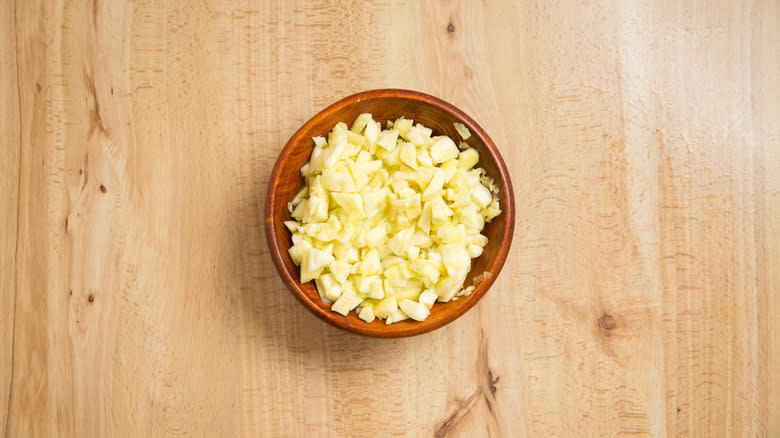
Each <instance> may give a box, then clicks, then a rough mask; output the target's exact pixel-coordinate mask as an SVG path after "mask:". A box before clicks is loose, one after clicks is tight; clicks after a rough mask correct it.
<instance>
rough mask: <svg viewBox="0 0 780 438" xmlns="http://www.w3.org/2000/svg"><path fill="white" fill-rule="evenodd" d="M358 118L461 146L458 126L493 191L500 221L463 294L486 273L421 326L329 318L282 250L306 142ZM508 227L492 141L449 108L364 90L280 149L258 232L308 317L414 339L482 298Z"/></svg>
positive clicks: (488, 230)
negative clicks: (420, 128) (418, 126)
mask: <svg viewBox="0 0 780 438" xmlns="http://www.w3.org/2000/svg"><path fill="white" fill-rule="evenodd" d="M361 113H371V114H373V116H374V119H375V120H377V121H379V122H381V123H383V124H384V123H385V122H386V121H388V120H395V119H397V118H399V117H401V116H404V117H406V118H410V119H413V120H414V121H415V122H420V123H422V124H423V125H425V126H427V127H429V128H431V129H433V132H434V134H435V135H442V134H446V135H449V136H450V137H452V138H453V139H454V140H455V141H456V142H457V141H458V139H460V135H458V133H457V131H455V128H454V127H453V125H452V123H453V122H460V123H463V124H464V125H465V126H466V127H468V128H469V130H470V131H471V134H472V135H471V137H470V138H469V139H468V140H467V141H466V143H468V144H469V145H470V146H472V147H473V148H475V149H476V150H477V151H478V152H479V163H478V166H479V167H482V168H484V169H485V170H486V171H487V174H488V175H489V176H491V177H492V178H493V179H494V180H495V181H496V182H497V183H498V184H499V187H500V190H501V192H500V194H499V197H500V203H501V210H502V213H501V214H500V215H499V216H498V217H496V218H495V219H493V221H492V222H490V223H488V224H487V225H486V226H485V229H484V230H483V231H482V233H483V234H485V235H486V236H487V237H488V244H487V246H486V247H485V249H484V251H483V253H482V255H481V256H479V257H478V258H476V259H472V268H471V271H470V272H469V274H468V276H467V277H466V282H465V284H464V286H469V285H471V284H474V283H473V280H474V279H475V278H479V276H480V275H482V274H483V273H487V274H486V275H485V276H484V277H483V278H482V279H481V280H480V281H479V282H478V283H477V284H475V289H474V291H473V292H472V293H471V295H469V296H466V297H460V298H459V299H458V300H457V301H450V302H448V303H436V304H434V305H433V307H432V308H431V314H430V315H429V316H428V318H427V319H426V320H425V321H422V322H418V321H414V320H411V319H408V320H405V321H400V322H396V323H395V324H390V325H386V324H385V323H384V321H381V320H379V319H376V320H374V322H372V323H366V322H365V321H363V320H361V319H360V318H358V317H357V315H356V314H355V312H354V311H353V312H350V313H349V315H348V316H342V315H340V314H338V313H336V312H333V311H331V310H330V306H329V305H328V304H327V303H325V302H323V301H322V300H321V299H320V296H319V294H318V293H317V290H316V288H315V286H314V282H308V283H306V284H301V283H300V281H299V278H300V275H299V271H298V267H297V266H295V264H293V262H292V260H291V259H290V256H289V254H288V252H287V250H288V249H289V248H290V246H291V245H292V238H291V236H290V232H289V231H288V230H287V228H285V226H284V224H283V222H284V221H286V220H290V219H291V216H290V213H289V212H288V210H287V203H288V202H290V201H291V200H292V198H293V197H294V196H295V194H296V193H298V190H300V188H301V186H302V185H303V178H302V177H301V174H300V169H301V167H302V166H303V165H304V164H306V162H307V161H309V156H310V155H311V151H312V149H313V147H314V145H313V142H312V137H315V136H327V134H328V132H330V130H331V129H332V128H333V126H334V125H335V124H336V123H338V122H346V123H347V125H351V124H352V121H353V120H355V118H356V117H357V116H358V115H359V114H361ZM514 223H515V205H514V194H513V192H512V183H511V181H510V179H509V172H508V171H507V169H506V165H505V164H504V160H503V159H502V158H501V154H499V152H498V149H497V148H496V145H495V144H494V143H493V140H491V139H490V137H489V136H488V135H487V133H485V131H484V130H483V129H482V128H481V127H480V126H479V125H478V124H477V122H475V121H474V120H473V119H472V118H471V117H469V116H467V115H466V114H465V113H464V112H463V111H461V110H459V109H458V108H456V107H455V106H453V105H452V104H449V103H447V102H445V101H443V100H441V99H438V98H436V97H433V96H429V95H427V94H423V93H419V92H416V91H409V90H393V89H382V90H371V91H364V92H362V93H358V94H354V95H352V96H349V97H346V98H344V99H341V100H340V101H338V102H336V103H334V104H332V105H331V106H329V107H327V108H325V109H324V110H322V111H320V112H319V113H318V114H317V115H316V116H314V117H313V118H312V119H311V120H309V121H308V122H306V123H305V124H304V125H303V126H302V127H301V128H300V129H299V130H298V132H296V133H295V134H294V135H293V136H292V138H290V140H289V141H288V142H287V144H286V145H285V147H284V149H283V150H282V152H281V153H280V154H279V158H278V159H277V161H276V165H275V166H274V169H273V172H272V173H271V179H270V181H269V183H268V193H267V195H266V202H265V231H266V240H267V241H268V247H269V249H270V250H271V257H272V258H273V261H274V265H275V266H276V269H277V271H278V272H279V276H281V277H282V280H283V281H284V283H285V284H286V285H287V287H288V288H289V289H290V291H292V293H293V295H295V297H297V298H298V299H299V300H300V301H301V302H302V303H303V304H304V305H305V306H306V308H308V309H309V310H310V311H312V312H314V314H315V315H317V316H318V317H320V318H322V319H323V320H325V321H327V322H329V323H331V324H333V325H335V326H336V327H340V328H342V329H345V330H349V331H351V332H354V333H358V334H361V335H367V336H376V337H385V338H390V337H401V336H413V335H419V334H421V333H425V332H429V331H431V330H434V329H436V328H439V327H441V326H443V325H445V324H447V323H449V322H450V321H452V320H454V319H455V318H457V317H459V316H460V315H462V314H463V313H464V312H466V311H467V310H469V309H470V308H471V307H472V306H474V304H476V303H477V301H479V300H480V298H482V296H483V295H485V292H487V290H488V288H489V287H490V285H491V284H493V281H495V279H496V276H498V273H499V271H500V270H501V268H502V267H503V266H504V261H506V258H507V255H508V254H509V247H510V245H511V244H512V234H513V231H514Z"/></svg>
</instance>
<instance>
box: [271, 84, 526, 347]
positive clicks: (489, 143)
mask: <svg viewBox="0 0 780 438" xmlns="http://www.w3.org/2000/svg"><path fill="white" fill-rule="evenodd" d="M383 98H396V99H397V98H401V99H409V100H415V101H419V102H422V103H426V104H429V105H433V106H436V107H439V108H441V109H443V110H444V111H446V112H448V113H450V114H452V115H453V116H454V117H455V118H456V119H458V120H459V121H460V122H461V123H463V124H464V125H465V126H466V127H467V128H468V129H469V131H471V133H472V135H475V136H477V137H479V139H480V140H481V141H482V143H483V144H484V145H485V148H486V149H487V150H488V152H489V153H490V155H491V158H492V160H493V161H494V162H495V164H496V167H497V169H498V173H499V174H500V176H501V181H499V182H500V184H501V190H502V191H503V193H505V194H506V196H505V197H503V198H505V200H506V201H505V204H506V205H505V206H504V211H503V212H502V214H505V215H506V219H505V227H504V232H503V235H502V236H501V245H500V247H499V250H498V253H497V255H496V259H495V261H494V263H493V265H491V269H490V272H491V274H492V275H489V276H486V277H485V278H483V279H482V280H481V281H480V282H479V283H478V284H477V285H476V287H475V290H474V291H473V292H472V293H471V294H470V295H468V296H466V297H462V298H461V300H459V302H458V304H459V305H457V306H455V307H453V308H452V309H451V310H449V311H448V312H446V313H444V314H443V315H442V316H441V317H440V318H438V319H436V320H433V321H431V320H425V321H420V322H416V323H415V324H414V325H412V326H406V327H398V328H394V325H393V324H391V325H382V326H381V328H378V327H377V326H374V325H370V324H365V326H357V325H354V324H348V323H346V322H345V319H343V318H344V317H343V316H342V315H341V314H338V313H336V312H333V311H331V310H325V309H323V308H321V307H320V306H319V305H318V303H315V302H314V301H313V300H312V299H310V298H309V297H308V296H307V295H306V293H304V292H303V290H302V289H301V287H300V284H299V280H298V279H296V278H295V277H294V275H293V273H291V272H289V271H288V270H287V268H286V266H285V265H284V262H283V260H282V257H284V256H283V255H282V252H284V251H283V250H282V249H281V246H280V242H279V239H278V236H277V235H276V233H275V232H274V225H275V220H274V215H273V212H274V210H275V207H276V203H277V202H280V201H281V200H279V199H277V197H276V192H275V190H273V188H274V186H275V185H276V184H275V182H276V181H277V180H278V179H279V177H280V173H281V167H282V163H283V158H284V157H286V156H288V155H289V152H290V151H292V150H293V149H294V148H295V147H296V145H298V144H299V142H300V141H302V140H305V139H304V138H303V137H304V136H305V135H304V134H305V132H307V131H308V129H309V128H310V126H311V125H313V124H315V123H316V122H318V121H320V119H324V118H325V117H327V116H328V115H329V114H331V113H333V112H335V111H338V110H340V109H343V108H345V107H347V106H350V105H353V104H356V103H359V102H361V101H364V100H372V99H383ZM306 137H308V136H306ZM312 147H313V145H312ZM285 204H286V203H285ZM264 219H265V235H266V243H267V244H268V249H269V251H270V256H271V259H272V260H273V264H274V267H275V268H276V271H277V272H278V273H279V276H280V277H281V279H282V282H283V283H285V285H286V286H287V289H288V290H289V291H290V292H291V293H292V294H293V295H294V296H295V297H296V298H297V299H298V300H299V301H300V302H301V303H302V304H303V305H304V306H305V307H306V308H307V309H309V311H310V312H312V313H314V315H316V316H317V317H319V318H320V319H322V320H324V321H326V322H328V323H330V324H331V325H333V326H336V327H338V328H340V329H343V330H346V331H349V332H352V333H356V334H360V335H364V336H370V337H378V338H397V337H407V336H416V335H420V334H423V333H427V332H430V331H432V330H435V329H437V328H440V327H443V326H445V325H447V324H449V323H450V322H452V321H454V320H455V319H457V318H459V317H460V316H461V315H463V314H464V313H466V311H468V310H469V309H471V308H472V307H474V305H475V304H476V303H477V302H479V300H480V299H482V297H483V296H484V295H485V294H486V293H487V291H488V289H490V287H491V286H492V285H493V283H494V282H495V280H496V278H497V277H498V274H499V273H500V272H501V269H502V268H503V266H504V264H505V262H506V259H507V257H508V255H509V250H510V247H511V245H512V239H513V237H514V227H515V200H514V192H513V189H512V182H511V179H510V177H509V171H508V170H507V167H506V164H505V163H504V160H503V158H502V157H501V153H500V152H499V151H498V148H497V147H496V145H495V143H494V142H493V140H492V139H491V138H490V136H488V134H487V132H485V130H484V129H483V128H482V127H481V126H480V125H479V124H478V123H477V122H476V121H475V120H474V119H472V118H471V117H470V116H469V115H467V114H466V113H465V112H463V111H462V110H460V109H459V108H457V107H456V106H454V105H453V104H451V103H449V102H446V101H444V100H442V99H440V98H438V97H435V96H432V95H430V94H426V93H422V92H419V91H413V90H406V89H398V88H380V89H374V90H367V91H361V92H359V93H355V94H352V95H349V96H347V97H344V98H342V99H340V100H338V101H336V102H334V103H332V104H330V105H328V106H327V107H325V108H324V109H322V110H321V111H319V112H318V113H317V114H315V115H314V116H313V117H311V118H310V119H309V120H307V121H306V122H305V123H304V124H303V125H301V127H300V128H298V130H296V131H295V133H294V134H293V135H292V136H291V137H290V138H289V139H288V140H287V143H285V145H284V148H282V150H281V151H280V152H279V155H278V156H277V159H276V162H275V163H274V167H273V169H272V171H271V175H270V177H269V180H268V187H267V190H266V198H265V205H264ZM450 303H452V302H450ZM450 303H445V304H450Z"/></svg>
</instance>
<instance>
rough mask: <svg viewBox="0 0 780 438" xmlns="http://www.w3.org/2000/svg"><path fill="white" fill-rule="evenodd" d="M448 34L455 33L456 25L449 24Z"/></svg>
mask: <svg viewBox="0 0 780 438" xmlns="http://www.w3.org/2000/svg"><path fill="white" fill-rule="evenodd" d="M447 32H448V33H453V32H455V25H454V24H452V23H449V24H448V25H447Z"/></svg>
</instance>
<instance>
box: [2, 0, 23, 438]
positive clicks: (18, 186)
mask: <svg viewBox="0 0 780 438" xmlns="http://www.w3.org/2000/svg"><path fill="white" fill-rule="evenodd" d="M14 47H15V49H16V100H17V104H18V107H17V108H18V112H19V156H18V157H17V167H16V168H17V172H18V173H17V175H16V232H15V233H14V235H15V239H16V241H15V242H14V266H13V270H14V306H13V311H12V313H11V315H12V317H11V319H12V322H11V357H10V362H11V372H10V373H9V374H10V378H9V380H8V405H7V406H6V413H5V436H6V437H7V436H9V435H8V430H9V428H10V425H11V401H12V397H13V393H14V359H15V352H16V298H17V296H18V295H19V270H18V266H19V220H20V216H21V213H20V212H21V197H22V193H21V192H22V90H21V87H20V86H19V78H20V72H19V68H20V67H19V33H18V31H17V25H16V1H14Z"/></svg>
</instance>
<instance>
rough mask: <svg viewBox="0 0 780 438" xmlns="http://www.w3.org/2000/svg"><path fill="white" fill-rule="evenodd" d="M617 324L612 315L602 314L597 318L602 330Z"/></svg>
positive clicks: (612, 327)
mask: <svg viewBox="0 0 780 438" xmlns="http://www.w3.org/2000/svg"><path fill="white" fill-rule="evenodd" d="M616 326H617V322H616V321H615V318H613V317H612V315H608V314H606V313H605V314H604V315H602V316H601V318H599V327H600V328H602V329H604V330H612V329H614V328H615V327H616Z"/></svg>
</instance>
